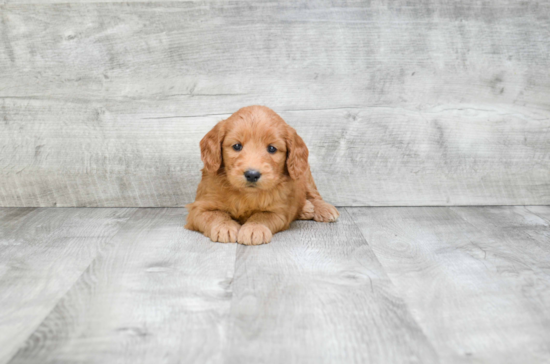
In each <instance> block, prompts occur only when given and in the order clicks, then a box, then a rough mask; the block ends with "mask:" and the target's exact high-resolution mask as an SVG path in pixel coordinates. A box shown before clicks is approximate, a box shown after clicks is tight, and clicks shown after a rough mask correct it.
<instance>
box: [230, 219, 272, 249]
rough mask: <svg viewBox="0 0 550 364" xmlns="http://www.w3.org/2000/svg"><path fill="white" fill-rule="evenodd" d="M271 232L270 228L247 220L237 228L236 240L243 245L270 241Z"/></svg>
mask: <svg viewBox="0 0 550 364" xmlns="http://www.w3.org/2000/svg"><path fill="white" fill-rule="evenodd" d="M272 237H273V234H272V233H271V230H269V228H268V227H267V226H265V225H263V224H258V223H256V222H249V223H246V224H244V225H243V226H242V227H241V230H239V236H238V237H237V242H238V243H239V244H244V245H260V244H267V243H269V242H270V241H271V238H272Z"/></svg>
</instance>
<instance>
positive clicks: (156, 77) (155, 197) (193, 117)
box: [0, 0, 550, 206]
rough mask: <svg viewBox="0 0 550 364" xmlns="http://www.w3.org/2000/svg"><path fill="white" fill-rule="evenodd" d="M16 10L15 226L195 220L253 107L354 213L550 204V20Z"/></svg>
mask: <svg viewBox="0 0 550 364" xmlns="http://www.w3.org/2000/svg"><path fill="white" fill-rule="evenodd" d="M0 4H1V5H0V206H182V205H184V204H186V203H188V202H190V201H192V200H193V198H194V194H195V189H196V185H197V183H198V182H199V178H200V168H202V163H201V161H200V153H199V147H198V142H199V140H200V139H201V137H202V136H203V135H204V134H205V133H206V132H207V131H208V130H209V129H210V128H211V127H212V126H213V125H214V124H215V123H216V122H217V121H219V120H222V119H223V118H225V117H227V116H228V115H230V114H231V113H232V112H234V111H236V110H237V109H239V108H240V107H242V106H246V105H251V104H263V105H267V106H270V107H271V108H273V109H274V110H275V111H277V112H279V113H280V114H281V115H282V116H283V118H285V120H286V121H287V122H288V123H289V124H291V125H293V126H294V127H295V128H296V129H297V130H298V132H299V133H300V134H301V135H302V136H303V138H304V140H305V141H306V143H307V144H308V146H309V149H310V155H311V158H310V163H311V166H312V170H313V173H314V177H315V178H316V180H317V184H318V186H319V189H320V190H321V193H322V194H323V195H324V197H325V199H327V200H328V201H330V202H332V203H335V204H337V205H346V206H372V205H378V206H389V205H402V206H405V205H490V204H531V205H537V204H550V3H549V2H548V1H545V0H532V1H513V0H485V1H472V0H467V1H458V0H456V1H449V0H422V1H420V0H419V1H405V0H395V1H390V0H387V1H383V0H380V1H374V0H373V1H281V2H272V1H185V2H183V1H182V2H178V1H175V2H162V1H161V2H156V1H155V2H149V3H145V2H125V3H121V2H103V1H101V2H97V1H78V0H75V1H66V0H61V1H58V0H55V1H53V0H52V1H38V2H37V1H24V0H23V1H19V0H3V1H2V0H0Z"/></svg>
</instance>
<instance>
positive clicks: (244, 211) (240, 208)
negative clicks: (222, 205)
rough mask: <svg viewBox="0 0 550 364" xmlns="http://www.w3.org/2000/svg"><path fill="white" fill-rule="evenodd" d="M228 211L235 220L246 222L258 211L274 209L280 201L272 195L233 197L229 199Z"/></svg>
mask: <svg viewBox="0 0 550 364" xmlns="http://www.w3.org/2000/svg"><path fill="white" fill-rule="evenodd" d="M227 202H228V204H227V206H226V209H227V212H229V214H230V215H231V217H232V218H234V219H235V220H238V221H241V222H244V221H246V220H247V219H248V218H249V217H250V216H251V215H252V214H254V213H256V212H265V211H273V210H274V209H275V207H276V206H278V205H280V201H275V198H274V197H273V196H271V195H257V196H256V195H250V196H243V197H240V198H232V199H230V200H229V201H227Z"/></svg>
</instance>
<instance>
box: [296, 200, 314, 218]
mask: <svg viewBox="0 0 550 364" xmlns="http://www.w3.org/2000/svg"><path fill="white" fill-rule="evenodd" d="M314 215H315V207H313V204H312V203H311V201H310V200H306V203H305V204H304V207H302V211H301V212H300V215H298V220H311V219H313V216H314Z"/></svg>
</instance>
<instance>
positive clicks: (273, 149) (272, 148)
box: [267, 145, 277, 154]
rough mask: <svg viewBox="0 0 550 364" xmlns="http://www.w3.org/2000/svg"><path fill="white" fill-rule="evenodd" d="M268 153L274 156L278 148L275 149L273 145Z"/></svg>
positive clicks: (268, 148) (268, 149)
mask: <svg viewBox="0 0 550 364" xmlns="http://www.w3.org/2000/svg"><path fill="white" fill-rule="evenodd" d="M267 151H268V152H269V153H271V154H273V153H275V152H276V151H277V148H275V147H274V146H273V145H270V146H269V147H267Z"/></svg>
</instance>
